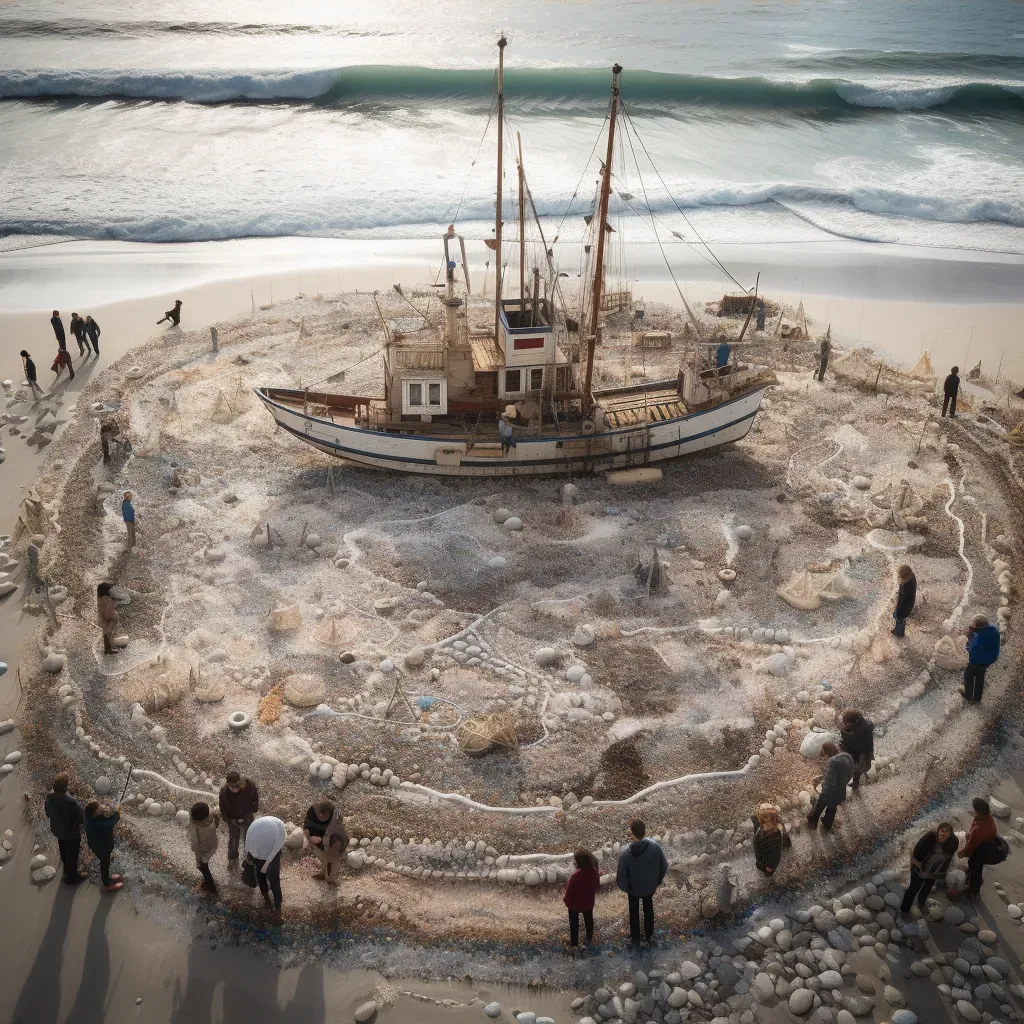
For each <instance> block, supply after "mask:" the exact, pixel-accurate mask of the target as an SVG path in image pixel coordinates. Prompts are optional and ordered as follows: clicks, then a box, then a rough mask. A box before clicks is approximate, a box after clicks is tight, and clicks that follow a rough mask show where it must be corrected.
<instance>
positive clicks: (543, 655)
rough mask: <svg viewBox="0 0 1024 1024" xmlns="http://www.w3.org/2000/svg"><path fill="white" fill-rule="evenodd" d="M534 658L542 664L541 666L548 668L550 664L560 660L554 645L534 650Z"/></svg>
mask: <svg viewBox="0 0 1024 1024" xmlns="http://www.w3.org/2000/svg"><path fill="white" fill-rule="evenodd" d="M533 660H534V661H535V662H537V664H538V665H540V667H541V668H547V667H548V666H549V665H553V664H554V663H555V662H556V661H558V651H556V650H555V649H554V648H553V647H541V648H538V649H537V650H536V651H534V654H533Z"/></svg>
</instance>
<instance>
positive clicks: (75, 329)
mask: <svg viewBox="0 0 1024 1024" xmlns="http://www.w3.org/2000/svg"><path fill="white" fill-rule="evenodd" d="M71 333H72V334H73V335H74V336H75V341H77V342H78V354H79V355H80V356H81V355H85V354H86V353H87V352H88V351H89V347H88V345H86V343H85V321H84V320H83V319H82V318H81V317H80V316H79V315H78V314H77V313H72V314H71Z"/></svg>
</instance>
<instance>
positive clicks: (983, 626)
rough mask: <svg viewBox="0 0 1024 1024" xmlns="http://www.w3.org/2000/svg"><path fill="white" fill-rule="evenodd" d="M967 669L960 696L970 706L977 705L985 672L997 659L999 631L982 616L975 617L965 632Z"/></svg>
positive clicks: (983, 684)
mask: <svg viewBox="0 0 1024 1024" xmlns="http://www.w3.org/2000/svg"><path fill="white" fill-rule="evenodd" d="M966 650H967V668H965V669H964V685H963V686H962V687H961V689H960V696H961V697H963V699H964V700H966V701H967V702H968V703H970V704H979V703H980V702H981V694H982V691H983V690H984V689H985V672H986V670H987V669H988V667H989V665H994V664H995V663H996V661H997V660H998V658H999V630H998V629H996V627H995V626H990V625H989V623H988V619H987V618H986V617H985V616H984V615H975V616H974V619H973V620H972V621H971V625H970V628H969V629H968V630H967V647H966Z"/></svg>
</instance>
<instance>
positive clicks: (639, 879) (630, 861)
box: [615, 819, 668, 945]
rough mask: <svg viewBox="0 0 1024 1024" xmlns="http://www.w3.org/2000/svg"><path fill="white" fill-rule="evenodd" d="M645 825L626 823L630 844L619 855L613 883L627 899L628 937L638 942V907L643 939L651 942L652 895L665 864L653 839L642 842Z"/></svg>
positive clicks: (664, 871)
mask: <svg viewBox="0 0 1024 1024" xmlns="http://www.w3.org/2000/svg"><path fill="white" fill-rule="evenodd" d="M646 834H647V826H646V825H644V823H643V822H642V821H640V820H639V819H637V820H636V821H633V822H631V823H630V826H629V838H630V840H631V842H630V844H629V845H628V846H627V847H626V848H625V849H624V850H623V851H622V853H621V854H619V869H618V872H617V875H616V879H615V880H616V882H617V883H618V886H619V888H620V889H621V890H622V891H623V892H624V893H625V894H626V895H627V896H628V897H629V936H630V940H631V941H632V942H633V944H634V945H639V943H640V904H641V903H643V908H644V938H645V939H646V940H647V941H648V942H649V943H653V941H654V893H655V891H656V890H657V888H658V886H659V885H661V883H662V882H663V881H665V875H666V874H668V861H667V860H666V859H665V851H664V850H662V848H661V847H660V846H659V845H658V844H657V843H656V842H654V841H653V840H651V839H645V838H644V836H645V835H646Z"/></svg>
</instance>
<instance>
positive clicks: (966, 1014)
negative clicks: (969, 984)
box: [956, 999, 981, 1021]
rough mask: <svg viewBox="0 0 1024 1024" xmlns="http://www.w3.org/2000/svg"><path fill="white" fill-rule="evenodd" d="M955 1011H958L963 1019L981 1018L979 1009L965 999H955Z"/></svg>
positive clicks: (974, 1019)
mask: <svg viewBox="0 0 1024 1024" xmlns="http://www.w3.org/2000/svg"><path fill="white" fill-rule="evenodd" d="M956 1012H957V1013H959V1014H960V1016H961V1017H963V1019H964V1020H969V1021H979V1020H981V1011H980V1010H979V1009H978V1008H977V1007H976V1006H975V1005H974V1004H973V1003H969V1002H968V1001H967V1000H966V999H958V1000H957V1001H956Z"/></svg>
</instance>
